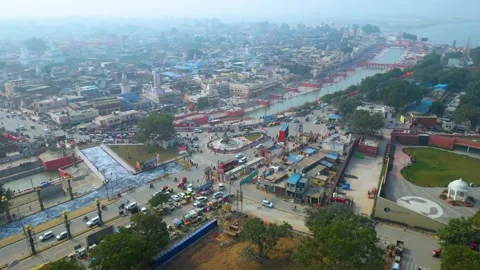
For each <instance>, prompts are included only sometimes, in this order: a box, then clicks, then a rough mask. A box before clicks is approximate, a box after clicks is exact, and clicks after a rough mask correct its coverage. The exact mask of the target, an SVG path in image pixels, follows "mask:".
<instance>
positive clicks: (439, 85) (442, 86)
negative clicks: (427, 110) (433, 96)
mask: <svg viewBox="0 0 480 270" xmlns="http://www.w3.org/2000/svg"><path fill="white" fill-rule="evenodd" d="M438 88H442V89H445V90H447V89H448V84H446V83H439V84H437V85H435V86H434V87H433V89H438Z"/></svg>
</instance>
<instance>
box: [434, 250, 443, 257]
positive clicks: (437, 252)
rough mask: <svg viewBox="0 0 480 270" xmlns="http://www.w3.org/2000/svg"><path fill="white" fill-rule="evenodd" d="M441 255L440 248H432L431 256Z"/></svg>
mask: <svg viewBox="0 0 480 270" xmlns="http://www.w3.org/2000/svg"><path fill="white" fill-rule="evenodd" d="M441 255H442V250H441V249H434V250H433V255H432V257H434V258H440V256H441Z"/></svg>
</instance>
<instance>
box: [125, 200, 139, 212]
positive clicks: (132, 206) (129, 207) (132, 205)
mask: <svg viewBox="0 0 480 270" xmlns="http://www.w3.org/2000/svg"><path fill="white" fill-rule="evenodd" d="M135 207H137V203H136V202H132V203H129V204H128V205H127V206H125V209H126V210H127V211H130V210H132V209H133V208H135Z"/></svg>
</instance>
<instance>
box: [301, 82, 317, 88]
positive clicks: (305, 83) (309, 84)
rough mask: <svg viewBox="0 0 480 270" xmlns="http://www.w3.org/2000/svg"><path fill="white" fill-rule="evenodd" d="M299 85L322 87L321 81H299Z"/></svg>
mask: <svg viewBox="0 0 480 270" xmlns="http://www.w3.org/2000/svg"><path fill="white" fill-rule="evenodd" d="M298 86H301V87H309V88H320V87H322V84H321V83H309V82H301V83H299V84H298Z"/></svg>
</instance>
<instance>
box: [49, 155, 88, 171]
mask: <svg viewBox="0 0 480 270" xmlns="http://www.w3.org/2000/svg"><path fill="white" fill-rule="evenodd" d="M76 159H77V162H81V161H83V160H82V158H80V157H76ZM40 162H41V163H42V166H43V168H45V171H47V172H49V171H54V170H57V169H59V168H64V167H67V166H69V165H72V164H73V160H72V157H71V156H68V157H63V158H59V159H54V160H48V161H47V160H45V159H43V158H40Z"/></svg>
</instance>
